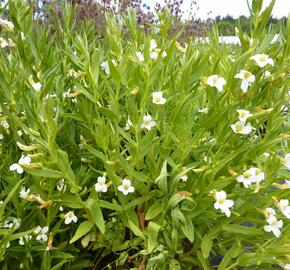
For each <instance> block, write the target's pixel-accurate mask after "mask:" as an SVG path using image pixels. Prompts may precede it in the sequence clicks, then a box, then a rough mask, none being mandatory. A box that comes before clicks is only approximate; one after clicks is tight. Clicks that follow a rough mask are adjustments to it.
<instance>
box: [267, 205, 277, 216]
mask: <svg viewBox="0 0 290 270" xmlns="http://www.w3.org/2000/svg"><path fill="white" fill-rule="evenodd" d="M265 212H266V215H267V217H270V216H276V211H275V210H274V209H273V208H271V207H269V208H266V209H265Z"/></svg>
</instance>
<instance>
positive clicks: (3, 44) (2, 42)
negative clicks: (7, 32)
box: [0, 37, 9, 48]
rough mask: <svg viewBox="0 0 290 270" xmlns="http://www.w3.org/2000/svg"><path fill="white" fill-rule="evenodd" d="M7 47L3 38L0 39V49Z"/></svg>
mask: <svg viewBox="0 0 290 270" xmlns="http://www.w3.org/2000/svg"><path fill="white" fill-rule="evenodd" d="M8 46H9V44H8V42H7V41H6V40H5V39H4V38H2V37H0V47H1V48H6V47H8Z"/></svg>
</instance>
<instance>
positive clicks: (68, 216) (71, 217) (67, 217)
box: [64, 211, 78, 224]
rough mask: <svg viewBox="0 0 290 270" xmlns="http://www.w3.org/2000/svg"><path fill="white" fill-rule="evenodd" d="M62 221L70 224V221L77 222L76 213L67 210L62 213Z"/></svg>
mask: <svg viewBox="0 0 290 270" xmlns="http://www.w3.org/2000/svg"><path fill="white" fill-rule="evenodd" d="M64 218H65V219H64V223H65V224H70V223H71V222H72V221H73V222H74V223H77V221H78V218H77V217H76V215H75V214H74V212H73V211H69V212H67V213H66V214H65V215H64Z"/></svg>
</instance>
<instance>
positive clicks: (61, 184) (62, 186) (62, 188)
mask: <svg viewBox="0 0 290 270" xmlns="http://www.w3.org/2000/svg"><path fill="white" fill-rule="evenodd" d="M56 188H57V190H58V191H60V192H61V191H65V190H66V184H65V181H64V179H61V180H59V181H58V183H57V185H56Z"/></svg>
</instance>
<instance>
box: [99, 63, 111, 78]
mask: <svg viewBox="0 0 290 270" xmlns="http://www.w3.org/2000/svg"><path fill="white" fill-rule="evenodd" d="M100 66H101V68H102V69H103V70H104V71H105V73H106V74H107V75H109V74H110V67H109V63H108V61H103V62H102V63H101V65H100Z"/></svg>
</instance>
